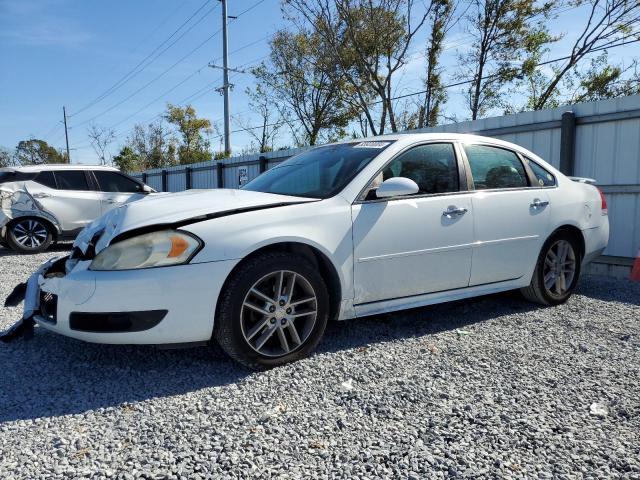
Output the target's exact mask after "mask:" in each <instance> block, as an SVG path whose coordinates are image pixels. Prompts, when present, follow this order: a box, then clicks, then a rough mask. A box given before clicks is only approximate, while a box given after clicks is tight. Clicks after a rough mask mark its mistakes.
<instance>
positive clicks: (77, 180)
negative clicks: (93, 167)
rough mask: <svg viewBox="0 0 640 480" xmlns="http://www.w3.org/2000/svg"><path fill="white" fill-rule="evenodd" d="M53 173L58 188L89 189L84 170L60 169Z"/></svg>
mask: <svg viewBox="0 0 640 480" xmlns="http://www.w3.org/2000/svg"><path fill="white" fill-rule="evenodd" d="M55 175H56V181H57V183H58V188H59V189H60V190H82V191H88V190H91V188H89V183H88V182H87V176H86V174H85V172H84V170H66V171H64V170H60V171H57V172H56V173H55Z"/></svg>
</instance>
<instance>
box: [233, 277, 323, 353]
mask: <svg viewBox="0 0 640 480" xmlns="http://www.w3.org/2000/svg"><path fill="white" fill-rule="evenodd" d="M317 315H318V301H317V298H316V293H315V291H314V290H313V287H312V286H311V283H310V282H309V281H308V280H307V279H306V278H305V277H304V276H303V275H300V274H299V273H296V272H292V271H288V270H279V271H276V272H272V273H270V274H268V275H265V276H264V277H262V278H261V279H260V280H258V281H257V282H256V283H254V284H253V286H252V287H251V288H250V289H249V291H248V292H247V294H246V295H245V298H244V301H243V303H242V309H241V311H240V321H241V327H242V335H243V336H244V339H245V341H246V342H247V344H249V346H250V347H251V348H252V349H253V350H255V351H256V352H258V353H259V354H260V355H264V356H268V357H280V356H283V355H287V354H289V353H291V352H293V351H295V350H297V349H298V348H299V347H300V346H302V345H303V344H304V342H305V341H306V340H307V339H308V338H309V335H310V334H311V332H312V331H313V327H314V325H315V323H316V320H317Z"/></svg>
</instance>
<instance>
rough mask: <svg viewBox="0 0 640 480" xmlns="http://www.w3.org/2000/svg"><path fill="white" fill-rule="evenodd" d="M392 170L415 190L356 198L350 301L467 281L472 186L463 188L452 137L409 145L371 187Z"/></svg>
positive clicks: (447, 287)
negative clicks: (391, 195)
mask: <svg viewBox="0 0 640 480" xmlns="http://www.w3.org/2000/svg"><path fill="white" fill-rule="evenodd" d="M391 177H406V178H410V179H412V180H414V181H415V182H416V183H417V184H418V186H419V189H420V191H419V192H418V193H417V194H416V195H412V196H408V197H401V198H390V199H375V198H374V197H375V195H371V194H370V195H369V196H368V197H367V199H365V200H363V201H361V202H357V203H356V204H354V205H353V207H352V208H353V212H352V214H353V244H354V282H355V303H356V304H363V303H370V302H376V301H383V300H389V299H394V298H400V297H410V296H413V295H421V294H425V293H431V292H438V291H443V290H450V289H455V288H463V287H466V286H467V285H468V283H469V275H470V271H471V252H472V243H473V215H474V212H473V204H472V201H471V197H472V194H471V193H468V192H463V193H462V192H460V191H459V190H460V177H459V173H458V164H457V160H456V155H455V150H454V147H453V145H452V144H450V143H430V144H424V145H419V146H416V147H412V148H411V149H409V150H407V151H405V152H403V153H401V154H400V155H398V157H396V158H395V159H394V160H392V161H391V162H390V163H389V164H388V165H387V166H386V167H385V168H384V169H383V170H382V172H381V173H380V175H379V176H378V177H377V178H376V179H374V180H373V182H372V188H375V187H376V186H377V185H378V184H379V183H380V182H381V181H383V180H386V179H388V178H391Z"/></svg>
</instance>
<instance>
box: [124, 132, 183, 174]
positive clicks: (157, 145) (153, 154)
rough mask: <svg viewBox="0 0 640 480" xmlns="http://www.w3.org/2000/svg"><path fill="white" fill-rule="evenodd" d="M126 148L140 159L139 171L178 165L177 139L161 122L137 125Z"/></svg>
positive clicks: (128, 139)
mask: <svg viewBox="0 0 640 480" xmlns="http://www.w3.org/2000/svg"><path fill="white" fill-rule="evenodd" d="M126 146H128V147H129V148H130V149H131V150H132V151H133V153H134V155H135V156H136V157H137V158H138V159H139V162H140V164H139V170H147V169H150V168H164V167H170V166H173V165H176V163H177V161H176V145H175V139H174V138H172V136H171V133H170V132H169V131H168V130H167V129H166V128H165V126H164V124H163V123H162V121H161V120H159V121H157V122H153V123H149V124H148V125H141V124H137V125H135V126H134V127H133V131H132V132H131V134H130V135H129V137H128V138H127V142H126Z"/></svg>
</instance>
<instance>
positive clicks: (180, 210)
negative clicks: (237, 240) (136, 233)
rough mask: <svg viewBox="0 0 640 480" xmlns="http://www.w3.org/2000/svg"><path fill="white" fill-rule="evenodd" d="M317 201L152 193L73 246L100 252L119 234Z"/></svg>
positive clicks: (242, 193)
mask: <svg viewBox="0 0 640 480" xmlns="http://www.w3.org/2000/svg"><path fill="white" fill-rule="evenodd" d="M313 201H317V200H316V199H314V198H303V197H291V196H287V195H276V194H272V193H263V192H252V191H249V190H233V189H218V190H187V191H185V192H180V193H170V194H166V195H154V196H149V197H147V198H145V199H143V200H140V201H137V202H132V203H127V204H125V205H122V206H121V207H118V208H116V209H114V210H111V211H110V212H109V213H107V214H105V215H103V216H102V217H100V218H98V219H97V220H95V221H94V222H92V223H90V224H89V225H87V227H86V228H85V229H84V230H83V231H82V232H80V234H79V235H78V237H77V238H76V241H75V242H74V247H76V248H78V249H79V250H80V251H81V252H82V253H83V254H86V253H87V250H88V249H89V247H90V246H93V248H94V252H95V253H98V252H99V251H101V250H103V249H104V248H105V247H107V246H108V245H109V243H110V242H111V240H113V239H114V238H115V237H117V236H118V235H120V234H122V233H125V232H129V231H132V230H138V229H146V228H153V229H155V228H162V227H165V226H166V228H178V227H180V226H182V225H187V224H189V223H195V222H199V221H204V220H208V219H211V218H216V217H221V216H226V215H232V214H236V213H242V212H245V211H251V210H257V209H263V208H275V207H279V206H283V205H290V204H295V203H304V202H313Z"/></svg>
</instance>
